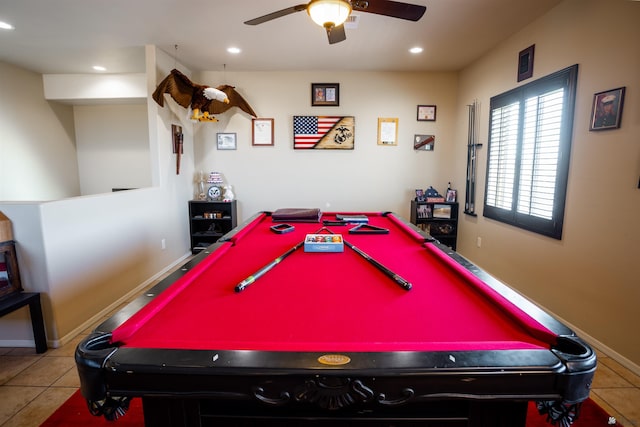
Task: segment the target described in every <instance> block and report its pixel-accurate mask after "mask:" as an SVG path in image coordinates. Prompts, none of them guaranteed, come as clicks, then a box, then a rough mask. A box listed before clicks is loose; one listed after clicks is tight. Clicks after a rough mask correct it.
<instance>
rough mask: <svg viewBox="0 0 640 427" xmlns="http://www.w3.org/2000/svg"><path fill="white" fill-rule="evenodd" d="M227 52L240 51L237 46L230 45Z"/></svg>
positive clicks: (236, 52)
mask: <svg viewBox="0 0 640 427" xmlns="http://www.w3.org/2000/svg"><path fill="white" fill-rule="evenodd" d="M227 52H229V53H233V54H238V53H240V52H242V51H241V50H240V48H238V47H230V48H228V49H227Z"/></svg>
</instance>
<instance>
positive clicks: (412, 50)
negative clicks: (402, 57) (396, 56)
mask: <svg viewBox="0 0 640 427" xmlns="http://www.w3.org/2000/svg"><path fill="white" fill-rule="evenodd" d="M422 50H423V49H422V48H421V47H418V46H416V47H412V48H411V49H409V52H411V53H422Z"/></svg>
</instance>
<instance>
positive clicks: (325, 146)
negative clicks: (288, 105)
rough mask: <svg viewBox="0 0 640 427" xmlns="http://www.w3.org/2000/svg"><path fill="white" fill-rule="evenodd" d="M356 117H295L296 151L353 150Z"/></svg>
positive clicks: (294, 146)
mask: <svg viewBox="0 0 640 427" xmlns="http://www.w3.org/2000/svg"><path fill="white" fill-rule="evenodd" d="M354 145H355V117H353V116H293V148H294V149H296V150H353V148H354Z"/></svg>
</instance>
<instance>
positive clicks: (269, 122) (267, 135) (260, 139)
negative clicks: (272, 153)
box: [251, 119, 273, 145]
mask: <svg viewBox="0 0 640 427" xmlns="http://www.w3.org/2000/svg"><path fill="white" fill-rule="evenodd" d="M251 121H252V124H253V127H252V128H251V145H273V119H252V120H251Z"/></svg>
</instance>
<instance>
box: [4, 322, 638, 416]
mask: <svg viewBox="0 0 640 427" xmlns="http://www.w3.org/2000/svg"><path fill="white" fill-rule="evenodd" d="M105 318H106V317H105ZM100 322H101V321H100ZM100 322H98V324H99V323H100ZM91 329H93V327H92V328H89V329H87V330H86V331H84V332H83V333H82V334H81V335H80V336H78V337H76V339H74V340H73V341H72V342H70V343H68V344H67V345H65V346H63V347H60V348H57V349H49V350H48V351H47V352H46V353H44V354H36V352H35V349H34V348H0V427H38V426H39V425H40V424H41V423H42V422H43V421H44V420H46V419H47V417H49V415H51V414H52V413H53V412H54V411H55V410H56V409H57V408H58V407H59V406H60V405H62V404H63V403H64V402H65V401H66V400H67V399H68V398H69V397H70V396H71V395H72V394H73V393H74V392H75V391H76V390H77V389H78V387H79V379H78V375H77V372H76V368H75V362H74V358H73V354H74V351H75V347H76V346H77V344H78V342H80V340H81V339H82V338H83V337H84V336H85V335H86V334H88V333H89V332H90V331H91ZM598 361H599V363H598V369H597V371H596V376H595V380H594V383H593V387H592V393H591V398H592V399H593V400H594V401H595V402H597V403H598V404H599V405H600V406H601V407H602V408H604V409H605V410H606V411H607V412H608V413H609V414H611V415H612V416H613V417H615V418H616V420H617V421H618V422H619V423H620V424H622V425H623V426H625V427H631V426H634V427H640V376H638V375H635V374H634V373H633V372H631V371H629V370H628V369H626V368H624V367H623V366H621V365H620V364H619V363H617V362H616V361H615V360H613V359H612V358H610V357H607V356H606V355H605V354H602V353H601V352H598ZM114 426H115V425H114ZM115 427H117V426H115Z"/></svg>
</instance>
